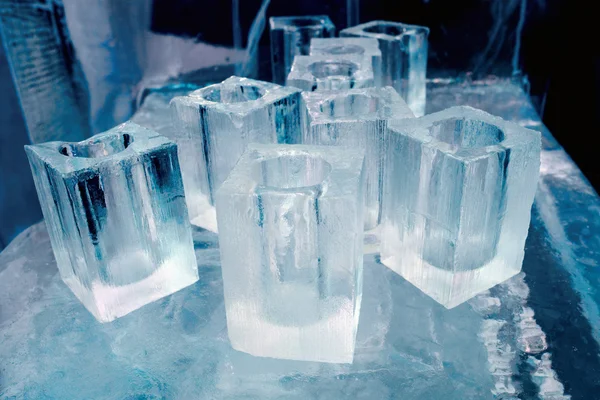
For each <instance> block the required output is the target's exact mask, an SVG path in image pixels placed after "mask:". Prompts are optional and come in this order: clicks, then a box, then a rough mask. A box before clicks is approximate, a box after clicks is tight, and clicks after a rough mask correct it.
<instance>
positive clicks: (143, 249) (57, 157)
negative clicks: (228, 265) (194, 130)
mask: <svg viewBox="0 0 600 400" xmlns="http://www.w3.org/2000/svg"><path fill="white" fill-rule="evenodd" d="M25 150H26V152H27V156H28V158H29V162H30V165H31V170H32V172H33V177H34V181H35V186H36V189H37V192H38V196H39V199H40V204H41V206H42V211H43V213H44V220H45V221H46V226H47V228H48V233H49V235H50V240H51V243H52V249H53V251H54V256H55V258H56V263H57V265H58V269H59V271H60V275H61V277H62V279H63V281H64V282H65V283H66V284H67V286H68V287H69V288H70V289H71V290H72V291H73V293H74V294H75V295H76V296H77V297H78V298H79V300H80V301H81V302H82V303H83V305H84V306H85V307H86V308H87V309H88V310H89V311H90V312H91V313H92V314H93V315H94V317H96V319H98V321H100V322H108V321H112V320H114V319H115V318H118V317H121V316H123V315H125V314H127V313H129V312H131V311H133V310H135V309H137V308H140V307H142V306H143V305H145V304H148V303H150V302H152V301H154V300H157V299H159V298H161V297H164V296H167V295H169V294H171V293H174V292H176V291H178V290H180V289H182V288H184V287H186V286H188V285H191V284H192V283H194V282H196V281H197V280H198V267H197V264H196V258H195V255H194V245H193V242H192V231H191V226H190V223H189V220H188V215H187V208H186V205H185V197H184V191H183V184H182V180H181V173H180V171H179V163H178V160H177V146H176V145H175V143H173V142H171V141H169V140H167V139H166V138H164V137H162V136H159V135H158V134H157V133H155V132H153V131H150V130H148V129H146V128H142V127H141V126H139V125H136V124H133V123H125V124H123V125H120V126H117V127H116V128H113V129H111V130H109V131H107V132H105V133H102V134H99V135H96V136H94V137H92V138H90V139H87V140H85V141H83V142H79V143H69V142H48V143H43V144H38V145H32V146H25Z"/></svg>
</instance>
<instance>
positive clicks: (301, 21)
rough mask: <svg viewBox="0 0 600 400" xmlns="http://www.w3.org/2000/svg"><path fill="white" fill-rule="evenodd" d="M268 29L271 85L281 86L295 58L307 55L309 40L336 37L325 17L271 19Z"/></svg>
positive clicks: (332, 27) (333, 29)
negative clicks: (269, 31)
mask: <svg viewBox="0 0 600 400" xmlns="http://www.w3.org/2000/svg"><path fill="white" fill-rule="evenodd" d="M269 26H270V28H271V68H272V71H273V82H275V83H278V84H280V85H284V84H285V80H286V78H287V76H288V74H289V73H290V69H291V68H292V63H293V62H294V57H295V56H297V55H303V56H306V55H308V52H309V46H310V40H311V39H312V38H328V37H333V36H335V25H333V23H332V22H331V20H330V19H329V17H328V16H326V15H309V16H302V17H271V18H270V19H269Z"/></svg>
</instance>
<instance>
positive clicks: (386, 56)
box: [340, 21, 429, 117]
mask: <svg viewBox="0 0 600 400" xmlns="http://www.w3.org/2000/svg"><path fill="white" fill-rule="evenodd" d="M340 36H341V37H367V38H374V39H377V40H379V49H380V50H381V57H382V86H387V85H390V86H393V87H394V88H395V89H396V90H397V91H398V93H400V96H402V98H403V99H404V100H406V103H407V104H408V106H409V107H410V109H411V110H412V111H413V112H414V113H415V115H416V116H417V117H420V116H422V115H423V114H425V84H426V81H425V79H426V73H427V37H428V36H429V28H427V27H424V26H418V25H408V24H401V23H399V22H389V21H371V22H367V23H365V24H361V25H357V26H354V27H351V28H347V29H344V30H342V31H341V32H340Z"/></svg>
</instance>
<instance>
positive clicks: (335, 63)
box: [287, 54, 375, 92]
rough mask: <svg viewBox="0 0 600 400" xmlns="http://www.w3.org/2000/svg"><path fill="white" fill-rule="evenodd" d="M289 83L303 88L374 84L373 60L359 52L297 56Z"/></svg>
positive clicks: (310, 90) (331, 88)
mask: <svg viewBox="0 0 600 400" xmlns="http://www.w3.org/2000/svg"><path fill="white" fill-rule="evenodd" d="M287 85H288V86H294V87H297V88H299V89H302V90H303V91H307V92H313V91H317V90H319V91H321V90H348V89H354V88H367V87H373V86H375V77H374V75H373V65H372V62H371V59H370V58H368V57H366V56H363V55H358V54H338V55H317V56H296V57H295V58H294V64H293V65H292V69H291V71H290V74H289V75H288V78H287Z"/></svg>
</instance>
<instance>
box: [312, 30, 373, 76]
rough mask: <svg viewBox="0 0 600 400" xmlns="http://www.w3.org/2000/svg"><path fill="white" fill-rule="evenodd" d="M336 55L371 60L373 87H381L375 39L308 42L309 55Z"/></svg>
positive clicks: (332, 39)
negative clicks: (361, 57)
mask: <svg viewBox="0 0 600 400" xmlns="http://www.w3.org/2000/svg"><path fill="white" fill-rule="evenodd" d="M337 54H357V55H363V56H365V57H368V58H370V59H371V62H372V66H373V75H374V77H375V86H382V76H381V50H379V42H378V41H377V39H372V38H361V37H356V38H355V37H343V38H326V39H320V38H315V39H312V40H311V41H310V54H309V55H311V56H316V55H337Z"/></svg>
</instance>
